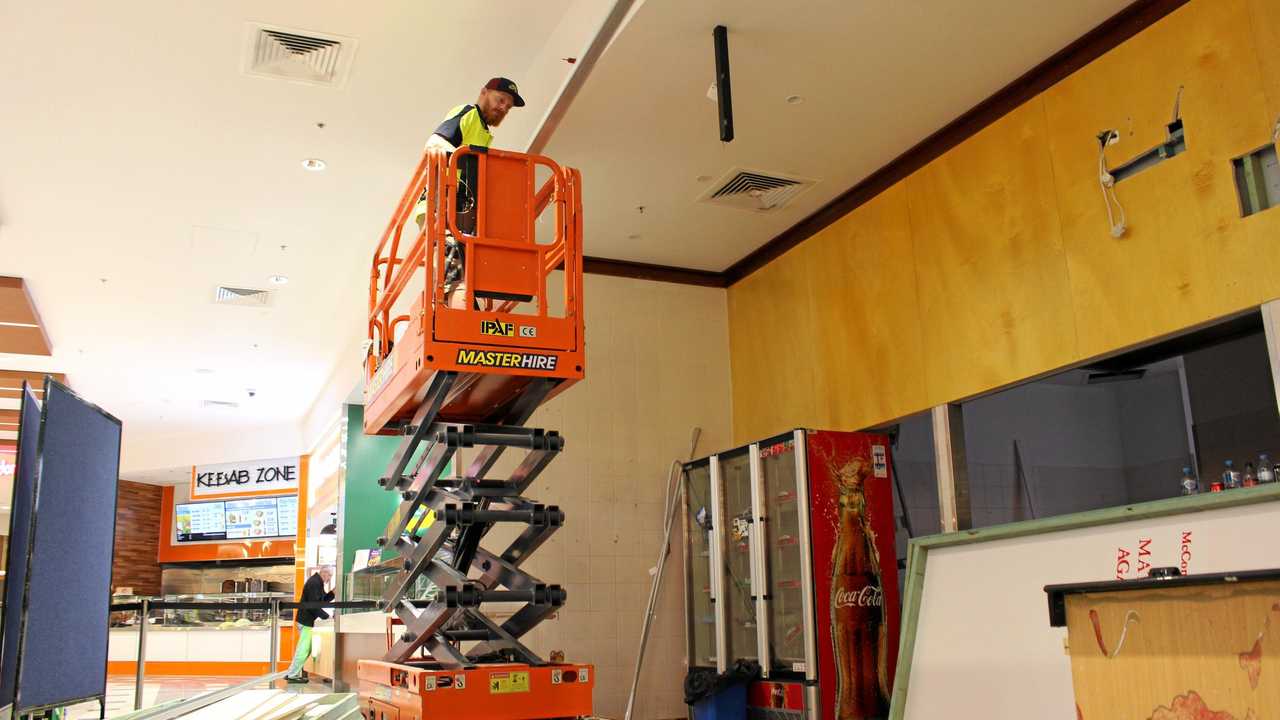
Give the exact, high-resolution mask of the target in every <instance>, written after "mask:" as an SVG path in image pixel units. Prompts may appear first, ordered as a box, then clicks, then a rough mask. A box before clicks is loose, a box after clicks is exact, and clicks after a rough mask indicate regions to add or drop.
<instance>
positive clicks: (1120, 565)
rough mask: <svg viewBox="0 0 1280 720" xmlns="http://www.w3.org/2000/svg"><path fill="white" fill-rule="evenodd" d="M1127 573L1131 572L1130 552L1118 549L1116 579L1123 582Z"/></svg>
mask: <svg viewBox="0 0 1280 720" xmlns="http://www.w3.org/2000/svg"><path fill="white" fill-rule="evenodd" d="M1127 572H1129V551H1128V550H1125V549H1124V548H1116V579H1117V580H1123V579H1124V576H1125V573H1127Z"/></svg>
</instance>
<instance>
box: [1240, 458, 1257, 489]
mask: <svg viewBox="0 0 1280 720" xmlns="http://www.w3.org/2000/svg"><path fill="white" fill-rule="evenodd" d="M1257 484H1258V476H1257V475H1255V474H1254V472H1253V463H1251V462H1247V463H1245V464H1244V482H1243V483H1242V487H1254V486H1256V485H1257Z"/></svg>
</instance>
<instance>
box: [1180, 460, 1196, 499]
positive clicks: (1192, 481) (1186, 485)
mask: <svg viewBox="0 0 1280 720" xmlns="http://www.w3.org/2000/svg"><path fill="white" fill-rule="evenodd" d="M1181 485H1182V494H1183V495H1195V494H1198V493H1199V492H1200V483H1199V482H1197V481H1196V476H1195V475H1193V474H1192V473H1191V466H1190V465H1187V466H1186V467H1184V468H1182V483H1181Z"/></svg>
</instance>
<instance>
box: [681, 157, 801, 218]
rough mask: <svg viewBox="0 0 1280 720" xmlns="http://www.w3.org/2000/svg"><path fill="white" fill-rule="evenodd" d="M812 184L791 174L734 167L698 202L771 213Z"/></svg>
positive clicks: (784, 205) (785, 204)
mask: <svg viewBox="0 0 1280 720" xmlns="http://www.w3.org/2000/svg"><path fill="white" fill-rule="evenodd" d="M815 183H817V181H816V180H810V179H807V178H802V177H796V176H794V175H783V174H781V173H768V172H761V171H758V170H744V169H742V168H734V169H733V170H730V171H729V172H727V173H725V175H724V176H723V177H721V178H720V180H719V182H717V183H715V184H714V185H712V186H711V189H710V190H708V191H707V192H706V193H704V194H703V195H702V197H701V198H699V199H698V201H699V202H705V203H710V204H712V205H723V206H725V207H731V208H737V209H739V210H751V211H752V212H773V211H775V210H781V209H782V208H784V207H786V206H787V205H788V204H789V203H790V202H791V201H792V200H794V199H796V198H797V197H799V196H800V195H801V194H802V193H804V192H805V191H806V190H808V189H809V188H811V187H813V186H814V184H815Z"/></svg>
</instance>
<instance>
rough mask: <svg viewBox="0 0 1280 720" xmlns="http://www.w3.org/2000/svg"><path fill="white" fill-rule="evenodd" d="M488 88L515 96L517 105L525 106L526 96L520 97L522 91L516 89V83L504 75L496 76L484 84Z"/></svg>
mask: <svg viewBox="0 0 1280 720" xmlns="http://www.w3.org/2000/svg"><path fill="white" fill-rule="evenodd" d="M484 88H485V89H486V90H501V91H502V92H504V93H506V94H508V95H510V96H511V97H512V98H515V104H516V107H524V98H522V97H520V91H519V90H518V89H516V84H515V83H514V82H511V80H509V79H507V78H504V77H496V78H494V79H492V80H490V81H489V82H487V83H485V84H484Z"/></svg>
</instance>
